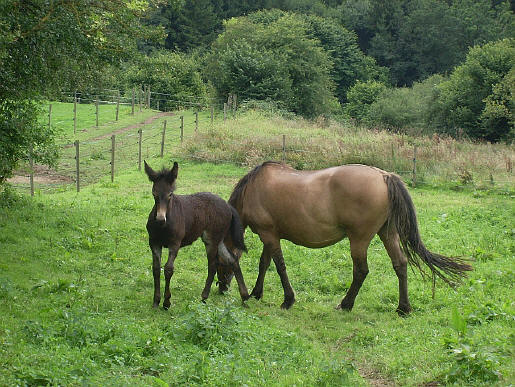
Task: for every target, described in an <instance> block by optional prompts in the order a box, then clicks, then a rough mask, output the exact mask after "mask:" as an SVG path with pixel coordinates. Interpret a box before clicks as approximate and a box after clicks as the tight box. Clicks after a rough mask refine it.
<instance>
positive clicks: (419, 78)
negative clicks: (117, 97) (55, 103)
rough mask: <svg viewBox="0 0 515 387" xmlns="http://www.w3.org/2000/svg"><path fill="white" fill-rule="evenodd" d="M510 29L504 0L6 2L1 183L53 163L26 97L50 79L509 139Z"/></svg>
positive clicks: (0, 58)
mask: <svg viewBox="0 0 515 387" xmlns="http://www.w3.org/2000/svg"><path fill="white" fill-rule="evenodd" d="M513 36H515V18H514V6H513V4H512V3H511V2H510V1H508V0H504V1H503V0H445V1H444V0H392V1H388V2H384V1H381V0H318V1H317V0H315V1H313V0H255V1H250V0H243V1H234V0H189V1H185V0H148V1H139V0H114V1H112V0H111V1H108V0H97V1H95V2H90V1H86V0H72V1H62V0H61V1H59V0H53V1H44V0H29V1H23V2H19V1H15V0H5V1H4V2H3V3H2V6H1V8H0V65H1V67H2V72H0V125H1V134H0V181H3V180H4V179H5V178H6V177H7V176H9V174H10V173H11V171H12V170H13V168H14V167H15V165H16V163H17V161H18V160H19V159H22V158H23V157H24V156H25V154H26V152H27V150H28V149H31V150H32V152H33V153H34V158H35V160H36V161H40V162H46V163H52V162H53V161H55V159H56V157H57V154H56V151H55V146H54V144H53V137H54V134H53V133H52V132H51V129H48V128H45V126H43V125H40V123H39V122H38V119H37V117H38V106H39V103H38V101H39V100H41V99H43V98H49V97H51V96H52V95H53V94H56V93H57V92H58V91H59V90H61V89H68V90H77V89H87V88H117V89H122V90H123V89H132V87H134V85H141V84H148V85H150V86H151V89H152V90H153V91H156V92H161V93H169V94H174V95H177V96H178V97H181V96H189V97H191V96H194V97H196V98H199V99H203V98H205V99H207V98H208V97H218V98H227V96H228V95H230V94H236V95H238V97H239V99H240V100H241V99H248V100H255V101H258V102H260V103H261V104H262V105H263V104H265V105H266V106H270V107H274V108H275V109H276V110H278V111H284V112H289V113H290V112H293V113H295V114H298V115H302V116H305V117H309V118H314V117H317V116H320V115H326V116H332V117H335V118H337V119H342V120H348V119H354V120H356V121H359V122H360V123H362V124H364V125H369V126H374V127H376V126H381V127H387V128H390V129H392V130H401V131H405V132H415V133H431V132H439V133H446V134H450V135H455V134H456V133H457V132H458V131H460V133H464V134H466V135H468V136H469V137H471V138H477V139H483V140H488V141H513V138H514V136H515V133H514V111H515V108H514V98H513V94H514V88H515V73H514V67H515V41H514V39H513ZM162 108H166V107H164V106H163V107H162Z"/></svg>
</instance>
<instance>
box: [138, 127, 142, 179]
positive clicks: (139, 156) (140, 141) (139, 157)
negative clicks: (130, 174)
mask: <svg viewBox="0 0 515 387" xmlns="http://www.w3.org/2000/svg"><path fill="white" fill-rule="evenodd" d="M142 138H143V130H141V129H138V171H141V143H142Z"/></svg>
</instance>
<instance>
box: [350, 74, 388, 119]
mask: <svg viewBox="0 0 515 387" xmlns="http://www.w3.org/2000/svg"><path fill="white" fill-rule="evenodd" d="M385 90H386V86H385V85H384V84H383V83H381V82H377V81H368V82H361V81H358V82H356V84H355V85H354V86H352V87H351V88H350V89H349V91H348V93H347V100H348V102H347V104H346V105H345V107H344V112H345V114H347V115H348V116H349V117H351V118H354V119H356V120H358V121H364V120H365V119H366V118H367V116H368V111H369V110H370V106H371V105H372V104H373V103H374V102H375V101H376V100H377V99H378V98H379V96H380V95H381V93H383V92H384V91H385Z"/></svg>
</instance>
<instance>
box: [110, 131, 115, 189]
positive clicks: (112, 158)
mask: <svg viewBox="0 0 515 387" xmlns="http://www.w3.org/2000/svg"><path fill="white" fill-rule="evenodd" d="M115 146H116V140H115V135H114V134H113V135H112V136H111V183H113V182H114V151H115Z"/></svg>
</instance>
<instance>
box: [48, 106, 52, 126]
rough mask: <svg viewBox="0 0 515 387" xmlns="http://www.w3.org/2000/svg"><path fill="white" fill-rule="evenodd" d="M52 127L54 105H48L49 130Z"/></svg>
mask: <svg viewBox="0 0 515 387" xmlns="http://www.w3.org/2000/svg"><path fill="white" fill-rule="evenodd" d="M51 126H52V104H50V105H48V130H50V128H51Z"/></svg>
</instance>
